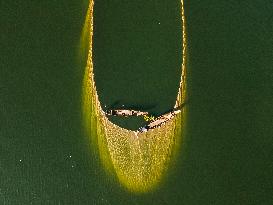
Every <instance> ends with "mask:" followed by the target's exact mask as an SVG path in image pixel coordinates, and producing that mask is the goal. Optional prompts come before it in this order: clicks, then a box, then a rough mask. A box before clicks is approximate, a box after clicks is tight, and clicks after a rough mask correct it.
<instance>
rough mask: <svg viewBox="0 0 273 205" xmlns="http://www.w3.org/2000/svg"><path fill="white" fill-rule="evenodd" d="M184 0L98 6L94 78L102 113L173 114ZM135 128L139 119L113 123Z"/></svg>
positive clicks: (108, 3)
mask: <svg viewBox="0 0 273 205" xmlns="http://www.w3.org/2000/svg"><path fill="white" fill-rule="evenodd" d="M181 24H182V21H181V2H180V1H172V2H168V1H162V2H158V1H132V2H130V3H128V2H127V1H97V2H95V6H94V38H93V39H94V44H93V45H94V47H93V48H94V49H93V52H94V58H93V61H94V75H95V82H96V85H97V90H98V93H99V98H100V101H101V103H102V106H103V108H104V109H115V108H116V109H119V108H122V105H124V107H125V108H133V109H137V110H144V111H148V112H149V113H151V114H153V115H156V116H157V115H160V114H163V113H166V112H168V111H170V110H172V109H173V107H174V104H175V100H176V98H177V93H178V88H179V83H180V78H181V65H182V26H181ZM110 119H111V120H112V121H113V122H114V123H116V124H118V125H120V126H122V127H125V128H132V129H135V130H136V129H137V128H139V127H140V126H141V125H143V123H145V121H144V120H143V118H141V117H138V118H137V117H131V118H127V119H124V118H119V117H111V118H110Z"/></svg>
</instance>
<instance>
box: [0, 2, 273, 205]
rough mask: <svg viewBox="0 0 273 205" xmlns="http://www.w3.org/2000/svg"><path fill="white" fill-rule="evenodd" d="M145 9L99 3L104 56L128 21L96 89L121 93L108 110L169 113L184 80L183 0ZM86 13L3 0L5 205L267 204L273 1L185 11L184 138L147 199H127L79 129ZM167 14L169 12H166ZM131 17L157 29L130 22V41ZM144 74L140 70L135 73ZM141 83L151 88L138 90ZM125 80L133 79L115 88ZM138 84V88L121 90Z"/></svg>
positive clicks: (1, 192)
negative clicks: (121, 107) (122, 106)
mask: <svg viewBox="0 0 273 205" xmlns="http://www.w3.org/2000/svg"><path fill="white" fill-rule="evenodd" d="M104 2H105V1H104ZM136 2H140V1H135V3H131V4H130V5H129V4H128V3H127V2H125V1H115V5H113V3H111V4H110V2H108V3H103V1H101V2H100V4H98V5H100V6H98V7H99V8H98V9H101V10H100V13H101V14H100V15H107V18H106V17H105V20H104V21H102V23H101V29H102V30H104V31H105V30H106V31H108V32H109V33H107V32H106V33H104V32H102V33H104V34H105V36H103V35H102V36H101V35H99V36H98V38H100V39H101V40H98V41H97V43H98V44H99V43H100V44H99V45H98V53H99V54H101V55H104V51H105V49H107V50H108V49H109V48H110V47H111V45H109V41H108V43H107V40H106V43H107V47H103V42H104V41H105V39H108V36H107V35H109V36H110V33H111V32H112V31H115V28H113V27H108V25H110V24H112V23H111V22H115V21H116V22H124V23H123V24H122V23H120V24H119V25H118V26H120V27H119V29H120V33H121V35H120V36H113V37H112V38H113V39H112V42H113V46H112V50H111V53H110V54H111V58H110V55H108V57H107V58H106V60H105V62H103V61H102V62H100V63H101V65H105V66H102V67H104V68H105V69H106V67H109V70H98V73H97V77H98V79H97V81H98V83H100V85H99V84H98V87H99V86H100V87H101V88H100V89H101V91H100V92H101V93H102V94H103V92H104V91H107V92H108V91H112V92H110V93H111V94H113V95H110V96H107V95H101V96H102V98H104V99H102V101H103V102H105V104H109V105H110V104H111V103H115V101H121V102H124V103H126V104H130V105H144V106H145V107H147V109H149V110H150V111H151V112H154V113H160V112H163V111H164V110H166V109H169V108H170V107H172V104H173V103H174V98H173V96H174V95H175V93H176V92H177V91H176V90H175V89H173V88H177V83H178V81H176V80H173V79H179V78H178V77H176V74H177V73H178V70H177V67H176V65H177V64H179V61H180V60H181V59H178V58H177V57H179V56H180V55H178V56H175V55H176V53H175V52H174V50H179V49H181V48H179V47H177V48H176V47H175V46H176V45H178V44H176V43H175V42H176V41H177V40H178V41H179V36H177V33H179V32H178V30H176V26H175V25H178V24H176V23H177V19H176V18H177V17H178V16H179V14H178V13H177V11H178V9H177V7H176V6H177V5H178V4H179V2H176V1H172V3H169V2H167V1H145V2H144V3H143V4H141V6H136V5H139V4H138V3H136ZM124 4H128V5H127V6H125V5H124ZM87 5H88V2H87V1H84V2H83V1H69V2H67V1H58V2H56V1H47V2H33V1H24V2H16V1H6V2H1V3H0V11H1V14H2V17H1V19H0V25H1V32H0V45H1V46H0V51H1V58H0V140H1V144H0V146H1V147H0V173H1V174H0V202H1V204H12V205H13V204H270V203H271V201H272V194H271V193H272V182H271V181H272V179H273V178H272V163H271V162H272V160H271V158H272V157H271V155H272V136H273V128H272V117H271V116H272V114H273V108H272V102H273V99H272V94H271V93H272V88H273V86H272V77H273V76H272V73H273V70H272V67H273V62H272V59H273V56H272V43H273V39H272V36H273V35H272V33H273V31H272V26H271V25H272V22H273V19H272V9H271V8H272V6H271V2H269V1H264V2H262V1H251V2H245V3H240V2H235V1H234V2H225V3H223V2H216V1H202V2H201V1H189V2H187V1H186V2H185V11H186V18H187V34H188V35H187V36H188V66H187V79H188V90H187V92H188V99H189V103H188V105H187V106H188V107H187V124H186V135H185V140H186V141H185V142H184V144H183V146H182V149H181V150H180V152H179V156H178V160H177V161H176V162H175V163H174V164H173V166H172V168H171V169H170V170H169V173H168V176H167V177H166V178H165V180H164V181H163V183H162V184H161V185H160V186H159V187H158V189H157V190H155V191H154V192H152V193H148V194H144V195H134V194H131V193H128V192H127V191H125V190H124V188H123V187H122V186H120V185H119V184H118V182H117V181H116V180H115V179H114V178H113V177H112V178H111V177H108V176H107V175H106V174H105V172H104V169H103V168H102V166H101V164H100V163H101V162H100V160H99V158H98V153H97V150H96V148H94V147H92V146H89V143H88V140H87V137H86V133H85V132H84V129H83V128H82V118H81V85H82V78H83V74H84V64H85V62H86V59H85V58H83V57H82V56H83V55H82V54H80V50H81V49H80V37H81V30H82V27H83V24H84V19H85V15H86V10H87ZM125 8H126V9H125ZM134 8H135V9H134ZM160 8H164V9H165V10H164V11H165V12H166V13H165V14H166V15H167V13H168V15H167V16H165V15H161V12H160V11H159V9H160ZM102 11H104V12H102ZM109 11H111V12H110V13H109ZM98 12H99V11H98ZM133 12H136V13H137V14H136V15H132V13H133ZM103 13H104V14H103ZM107 13H108V14H107ZM141 13H142V15H140V14H141ZM98 15H99V14H98ZM108 15H109V16H108ZM130 18H132V19H133V21H135V22H143V25H142V26H143V28H145V29H147V30H148V31H149V32H147V33H145V32H141V31H142V30H137V31H136V32H133V30H135V29H137V27H136V26H135V25H131V26H130V29H131V30H132V31H131V32H130V35H129V36H128V39H126V38H125V36H122V28H125V27H126V26H127V25H128V24H129V23H128V21H127V20H128V19H130ZM121 20H124V21H121ZM125 20H126V21H125ZM126 22H127V23H126ZM154 22H155V23H154ZM158 22H160V23H161V24H158ZM171 22H173V23H171ZM170 24H171V25H170ZM162 27H163V28H164V29H161V28H162ZM98 28H99V27H98ZM177 29H180V28H177ZM150 32H151V33H150ZM160 32H161V33H160ZM98 34H99V33H97V35H98ZM142 34H143V35H142ZM151 34H152V35H154V36H157V37H158V38H153V37H152V35H151ZM159 37H160V38H162V39H164V40H159V39H160V38H159ZM131 38H134V39H135V40H130V39H131ZM108 40H109V39H108ZM117 40H124V42H123V43H120V44H118V43H117ZM179 43H180V42H179ZM100 45H101V46H100ZM105 46H106V45H105ZM154 46H158V47H154ZM168 46H170V47H168ZM99 49H101V51H102V52H101V51H100V50H99ZM103 49H104V50H103ZM166 49H170V52H168V54H169V55H167V56H166ZM154 52H158V56H157V57H153V58H151V59H150V60H148V59H147V61H146V59H145V57H147V56H150V55H151V56H156V55H154ZM108 54H109V53H108ZM99 58H101V59H102V58H103V56H97V59H99ZM112 58H113V59H112ZM164 58H166V59H170V61H164ZM114 59H115V60H114ZM122 59H125V61H123V60H122ZM161 60H162V62H165V64H162V63H160V62H161ZM113 61H114V64H113ZM119 64H120V66H119ZM111 65H112V66H111ZM129 68H132V69H129ZM167 68H168V69H167ZM136 69H137V70H138V71H139V72H138V73H134V72H133V71H135V70H136ZM113 71H116V72H113ZM99 72H102V73H101V74H100V73H99ZM175 72H177V73H176V74H174V73H175ZM106 73H107V75H106ZM140 74H141V77H142V76H144V77H143V82H137V81H136V78H138V77H139V76H138V75H140ZM117 75H126V76H129V77H128V78H126V79H124V78H123V79H122V80H121V81H114V80H113V79H114V77H115V76H117ZM154 76H156V77H154ZM166 76H172V77H171V78H166ZM104 77H105V78H107V82H103V79H104ZM111 82H113V83H111ZM129 82H130V84H131V85H132V87H128V86H124V85H128V84H129ZM159 82H160V83H163V84H160V85H159V86H161V85H162V87H160V89H159V90H157V89H156V86H154V85H158V83H159ZM146 83H147V84H146ZM144 85H145V86H144ZM163 85H164V86H163ZM115 86H116V88H118V89H114V88H115ZM146 86H149V89H146ZM104 89H105V90H104ZM113 91H114V92H115V93H114V92H113ZM133 91H134V92H136V95H132V94H131V93H132V92H133ZM124 93H126V95H123V94H124ZM163 94H164V95H163ZM117 96H118V97H117ZM135 96H137V98H135ZM108 97H109V98H108ZM136 99H137V100H136ZM154 105H155V107H153V106H154Z"/></svg>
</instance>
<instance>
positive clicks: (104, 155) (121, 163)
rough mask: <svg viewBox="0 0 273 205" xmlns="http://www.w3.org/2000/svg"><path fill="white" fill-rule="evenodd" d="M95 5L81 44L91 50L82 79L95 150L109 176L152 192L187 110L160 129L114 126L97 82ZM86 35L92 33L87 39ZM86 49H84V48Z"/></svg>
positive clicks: (176, 144) (172, 151)
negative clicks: (99, 95)
mask: <svg viewBox="0 0 273 205" xmlns="http://www.w3.org/2000/svg"><path fill="white" fill-rule="evenodd" d="M181 4H182V6H181V7H182V12H181V16H182V30H183V32H182V34H181V35H182V36H183V44H182V45H181V46H182V48H183V49H182V50H183V57H182V59H183V61H182V62H183V63H182V69H181V70H182V72H181V82H180V88H179V92H178V95H177V100H176V103H175V107H179V106H180V105H181V104H182V103H183V102H184V100H185V60H186V59H185V56H186V55H185V51H186V35H185V19H184V11H183V2H181ZM93 5H94V2H93V1H92V0H91V1H90V5H89V10H88V14H87V20H86V21H85V26H84V31H83V34H84V35H83V36H82V38H85V39H88V40H86V41H85V40H82V41H81V42H82V43H87V42H88V45H89V46H90V47H89V52H88V60H87V66H86V70H85V75H84V79H83V95H82V96H83V98H82V102H83V118H84V123H85V128H86V130H87V133H88V135H89V137H90V142H91V145H92V146H93V147H98V150H99V155H100V159H101V162H102V164H103V165H104V167H105V169H106V170H107V171H108V173H111V174H114V175H115V176H116V177H117V178H118V180H119V182H120V183H121V184H122V185H123V186H124V187H125V188H126V189H128V190H129V191H132V192H137V193H143V192H147V191H151V190H153V189H154V188H156V186H157V185H158V184H159V182H161V181H162V179H163V176H164V174H166V173H167V172H166V171H167V170H168V166H169V164H170V162H171V161H172V159H174V158H175V153H176V152H177V151H178V150H179V147H180V144H181V143H182V128H183V122H184V114H185V108H182V112H181V113H180V114H178V115H177V116H176V117H175V118H173V119H172V120H170V121H168V122H167V123H166V124H164V125H162V126H161V127H159V128H155V129H153V130H149V131H148V132H143V133H136V132H133V131H131V130H128V129H124V128H121V127H119V126H117V125H115V124H113V123H112V122H111V121H109V119H108V118H107V117H106V116H105V114H104V112H103V110H102V107H101V104H100V101H99V98H98V93H97V89H96V86H95V82H94V74H93V58H92V41H93V40H92V36H93ZM86 33H89V37H87V36H88V35H86ZM83 47H84V46H83Z"/></svg>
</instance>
